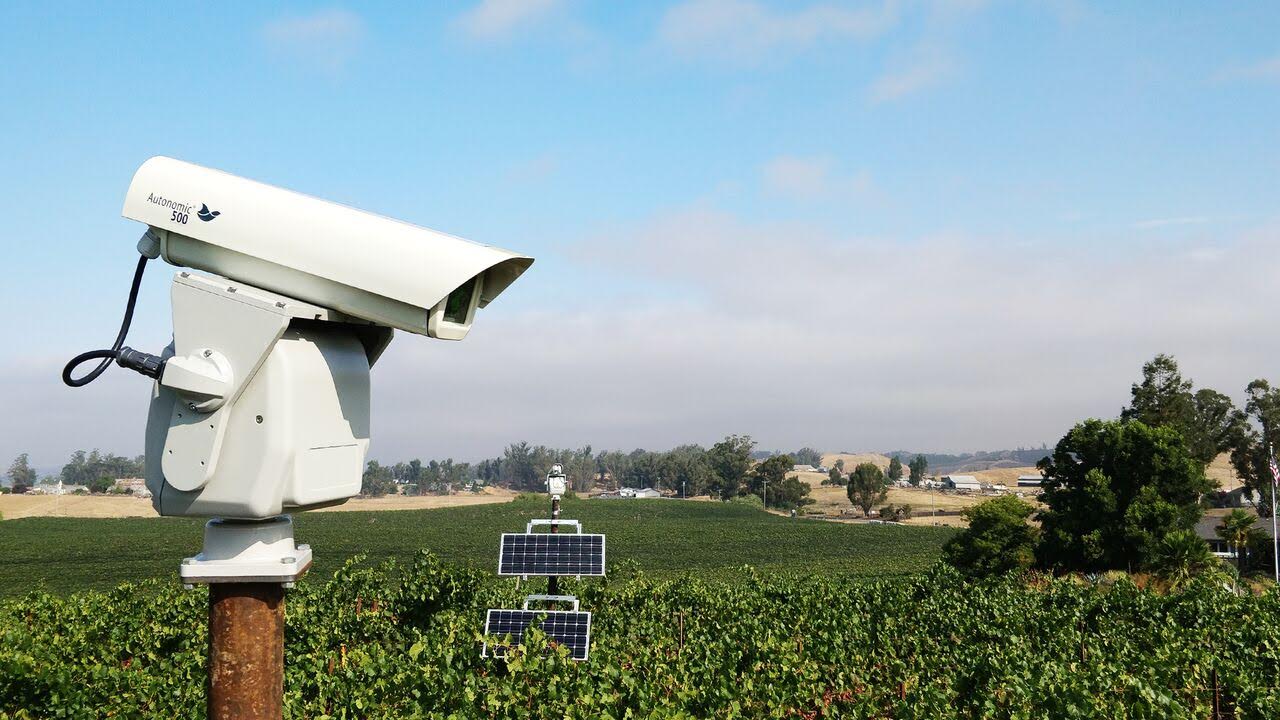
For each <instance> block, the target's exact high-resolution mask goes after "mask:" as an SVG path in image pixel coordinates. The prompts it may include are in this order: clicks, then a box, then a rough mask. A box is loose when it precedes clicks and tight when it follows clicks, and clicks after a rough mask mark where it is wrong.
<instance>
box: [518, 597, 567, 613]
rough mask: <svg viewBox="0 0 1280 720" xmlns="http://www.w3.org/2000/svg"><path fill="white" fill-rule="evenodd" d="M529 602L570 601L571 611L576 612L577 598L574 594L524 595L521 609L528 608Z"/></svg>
mask: <svg viewBox="0 0 1280 720" xmlns="http://www.w3.org/2000/svg"><path fill="white" fill-rule="evenodd" d="M530 602H571V603H573V611H574V612H578V598H577V596H574V595H526V596H525V598H524V604H523V605H521V606H520V609H521V610H528V609H529V603H530Z"/></svg>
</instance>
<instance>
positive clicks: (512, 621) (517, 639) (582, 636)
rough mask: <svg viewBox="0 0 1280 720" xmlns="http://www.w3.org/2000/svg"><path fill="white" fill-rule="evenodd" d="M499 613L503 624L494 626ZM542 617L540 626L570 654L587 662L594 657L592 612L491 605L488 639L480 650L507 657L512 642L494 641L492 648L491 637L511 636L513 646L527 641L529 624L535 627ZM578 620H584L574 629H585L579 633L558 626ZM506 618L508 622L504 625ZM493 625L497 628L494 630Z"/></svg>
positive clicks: (483, 654) (484, 654)
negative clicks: (509, 643)
mask: <svg viewBox="0 0 1280 720" xmlns="http://www.w3.org/2000/svg"><path fill="white" fill-rule="evenodd" d="M495 613H500V615H499V616H498V618H497V621H498V622H497V625H498V626H499V627H494V625H495V622H494V621H495V617H494V614H495ZM501 613H505V615H501ZM538 618H542V621H541V622H540V623H538V627H540V628H542V631H543V632H545V633H546V634H547V635H548V636H550V637H551V639H552V640H554V641H555V642H557V643H559V644H561V645H564V646H566V647H568V648H569V657H571V658H573V659H574V660H579V661H585V660H586V659H587V658H588V657H590V655H591V613H590V611H585V610H528V609H524V610H506V609H500V608H490V609H489V610H488V611H487V612H486V613H485V618H484V635H485V638H486V639H485V641H484V647H483V649H482V650H481V652H480V656H481V657H495V658H498V657H506V656H507V652H508V650H509V649H510V645H504V644H498V643H494V644H493V645H492V647H491V646H490V644H489V640H488V638H490V637H501V636H504V635H510V636H511V645H518V644H520V643H521V642H523V641H524V633H525V631H526V630H528V629H529V627H531V626H533V625H534V622H535V621H537V620H538ZM575 619H577V620H580V622H579V623H578V624H579V626H580V627H575V628H573V630H578V629H580V630H581V632H580V633H577V634H574V633H572V632H571V633H563V632H560V631H559V630H558V629H557V627H556V625H557V623H561V622H574V620H575ZM549 620H552V621H553V622H552V625H551V627H547V622H548V621H549ZM504 621H505V625H504ZM491 628H493V629H492V630H491Z"/></svg>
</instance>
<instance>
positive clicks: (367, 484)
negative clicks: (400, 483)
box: [360, 460, 396, 497]
mask: <svg viewBox="0 0 1280 720" xmlns="http://www.w3.org/2000/svg"><path fill="white" fill-rule="evenodd" d="M395 491H396V483H395V480H393V479H392V477H391V468H389V467H387V466H386V465H383V464H381V463H379V462H378V461H377V460H370V461H369V462H368V464H366V465H365V469H364V477H362V478H361V480H360V494H361V495H365V496H368V497H382V496H383V495H386V494H388V493H394V492H395Z"/></svg>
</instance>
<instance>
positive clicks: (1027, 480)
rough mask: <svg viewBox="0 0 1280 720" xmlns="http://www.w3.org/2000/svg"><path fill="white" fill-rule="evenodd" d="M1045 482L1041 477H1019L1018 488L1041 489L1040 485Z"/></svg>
mask: <svg viewBox="0 0 1280 720" xmlns="http://www.w3.org/2000/svg"><path fill="white" fill-rule="evenodd" d="M1043 480H1044V478H1043V477H1041V476H1039V475H1019V476H1018V487H1040V483H1041V482H1042V481H1043Z"/></svg>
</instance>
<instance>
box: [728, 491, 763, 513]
mask: <svg viewBox="0 0 1280 720" xmlns="http://www.w3.org/2000/svg"><path fill="white" fill-rule="evenodd" d="M727 502H728V503H729V504H730V505H741V506H742V507H749V508H755V509H757V510H763V509H764V500H763V499H761V498H760V496H759V495H753V494H751V493H746V494H744V495H737V496H735V497H731V498H729V499H728V501H727Z"/></svg>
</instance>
